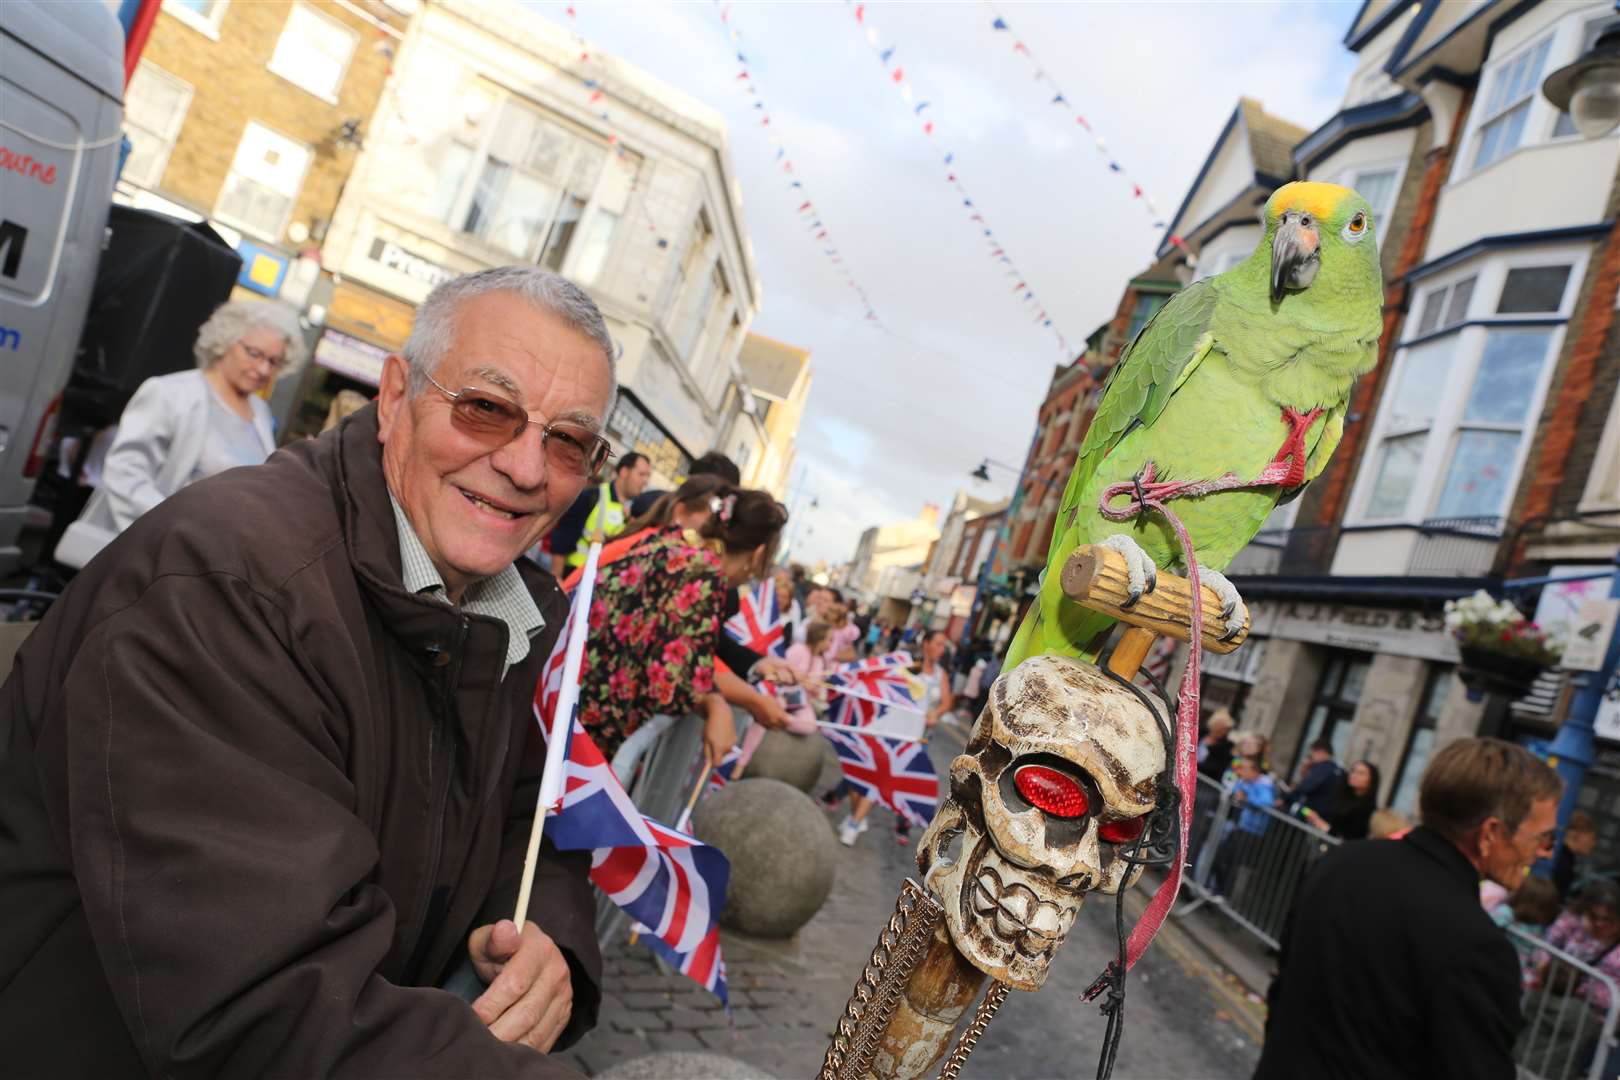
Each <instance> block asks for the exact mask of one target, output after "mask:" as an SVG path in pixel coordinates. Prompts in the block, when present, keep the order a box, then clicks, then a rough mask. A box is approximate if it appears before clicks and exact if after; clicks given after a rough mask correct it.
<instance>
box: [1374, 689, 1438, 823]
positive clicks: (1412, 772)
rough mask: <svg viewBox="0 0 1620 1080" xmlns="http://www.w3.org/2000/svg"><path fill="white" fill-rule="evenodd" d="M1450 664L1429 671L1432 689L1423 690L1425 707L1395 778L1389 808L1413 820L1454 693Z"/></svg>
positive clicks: (1412, 732) (1419, 716)
mask: <svg viewBox="0 0 1620 1080" xmlns="http://www.w3.org/2000/svg"><path fill="white" fill-rule="evenodd" d="M1451 672H1452V668H1451V665H1450V664H1434V665H1432V666H1431V667H1430V668H1429V679H1428V685H1427V686H1425V687H1424V689H1423V703H1422V704H1421V705H1420V706H1419V707H1418V713H1417V715H1416V716H1415V717H1413V718H1412V731H1411V733H1410V734H1409V735H1407V737H1406V753H1405V754H1404V755H1403V756H1402V757H1401V767H1400V770H1399V771H1398V772H1396V774H1395V786H1394V787H1392V788H1390V797H1389V805H1390V809H1392V810H1399V811H1400V812H1401V813H1403V814H1406V815H1408V816H1411V815H1412V814H1413V813H1414V812H1415V811H1416V810H1417V797H1418V783H1419V781H1421V780H1422V779H1423V770H1424V769H1426V768H1428V765H1429V755H1430V754H1432V753H1433V752H1434V732H1435V727H1436V726H1437V725H1438V723H1439V721H1440V713H1441V711H1442V710H1443V709H1444V708H1445V707H1446V698H1447V697H1448V696H1449V695H1450V693H1451V682H1452V679H1451Z"/></svg>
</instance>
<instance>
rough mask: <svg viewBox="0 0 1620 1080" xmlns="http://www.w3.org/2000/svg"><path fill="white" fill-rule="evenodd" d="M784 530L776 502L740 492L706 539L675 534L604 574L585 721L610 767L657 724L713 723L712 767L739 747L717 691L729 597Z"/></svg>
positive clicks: (762, 564) (755, 572) (596, 601)
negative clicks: (690, 718)
mask: <svg viewBox="0 0 1620 1080" xmlns="http://www.w3.org/2000/svg"><path fill="white" fill-rule="evenodd" d="M786 521H787V511H786V510H784V509H783V508H782V505H781V504H780V503H778V502H777V501H776V500H775V499H774V498H772V497H771V496H770V495H769V494H767V493H765V492H763V491H740V492H735V493H732V494H728V495H726V496H725V497H724V498H723V499H722V500H721V507H720V509H719V511H718V512H717V513H715V514H714V515H713V516H712V517H711V518H710V519H709V520H708V521H707V522H706V523H705V524H704V525H703V527H702V528H701V530H698V531H695V532H694V531H692V530H687V529H682V528H680V527H679V526H678V525H671V526H669V527H667V528H664V529H662V530H660V531H659V532H658V533H656V534H655V535H653V536H652V537H650V538H649V539H647V540H645V541H643V542H642V543H640V544H638V545H636V547H635V548H634V549H633V550H632V551H630V552H628V553H627V554H625V555H623V556H622V557H621V558H620V559H619V560H618V561H617V562H614V563H613V564H612V565H610V566H604V567H602V568H601V569H599V570H598V571H597V578H596V593H595V595H594V596H593V598H592V600H591V615H590V633H589V636H588V638H587V639H586V641H587V644H586V652H585V665H584V673H583V676H582V679H581V682H580V704H579V718H580V723H581V724H582V725H583V726H584V728H585V730H586V731H588V732H589V733H590V735H591V737H592V738H593V739H595V740H596V744H597V745H598V746H599V747H600V748H601V750H602V753H603V755H604V756H605V757H606V758H607V759H608V760H610V761H611V760H612V759H613V755H614V754H615V753H616V752H617V751H618V748H619V746H620V745H621V744H622V743H623V742H624V740H625V739H626V738H627V737H628V736H629V735H630V734H631V733H632V732H634V731H635V730H636V729H637V728H638V727H640V726H641V725H642V724H643V723H645V722H647V721H648V720H649V719H651V718H652V717H653V716H656V715H659V714H663V715H667V716H682V715H685V714H686V713H691V712H696V713H702V714H705V715H706V716H707V720H706V722H705V724H704V729H703V744H704V748H705V751H706V752H707V753H708V755H709V759H710V761H711V762H719V760H720V759H721V758H722V757H724V756H725V753H726V751H728V750H730V749H731V747H732V746H733V745H734V744H735V743H736V741H737V733H736V727H735V725H734V722H733V720H732V715H731V708H730V706H729V705H727V704H726V702H725V699H724V698H723V697H722V696H721V695H720V694H719V693H718V692H717V691H716V690H715V669H714V656H715V648H716V645H717V644H718V641H719V637H720V623H721V620H722V618H723V617H724V611H725V604H726V594H727V592H728V591H729V590H730V589H731V588H733V587H734V586H736V585H740V584H743V583H744V582H747V581H751V580H753V579H754V578H756V577H759V576H760V575H762V574H763V573H764V570H765V568H766V566H768V565H769V562H770V556H771V552H772V551H773V549H774V548H775V546H776V541H777V538H778V537H779V536H780V535H781V532H782V526H783V524H785V523H786Z"/></svg>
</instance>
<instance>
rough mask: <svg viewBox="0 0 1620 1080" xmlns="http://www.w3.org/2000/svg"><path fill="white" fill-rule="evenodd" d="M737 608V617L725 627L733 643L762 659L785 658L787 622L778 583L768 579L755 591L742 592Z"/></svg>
mask: <svg viewBox="0 0 1620 1080" xmlns="http://www.w3.org/2000/svg"><path fill="white" fill-rule="evenodd" d="M737 604H738V608H737V614H735V615H733V616H732V617H731V618H729V619H727V620H726V623H725V627H724V629H725V631H726V634H727V635H728V636H729V637H730V638H731V640H733V641H735V642H737V643H738V644H739V645H742V646H743V647H744V648H748V649H752V650H753V651H754V652H757V653H759V654H760V655H761V656H786V655H787V647H788V643H787V618H786V616H784V615H783V613H782V607H781V605H780V604H778V603H777V602H776V583H775V582H774V581H771V580H770V579H769V578H767V579H766V580H764V581H762V582H760V583H759V584H758V585H756V586H754V587H753V588H752V589H739V590H738V591H737Z"/></svg>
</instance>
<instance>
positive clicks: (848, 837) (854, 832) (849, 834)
mask: <svg viewBox="0 0 1620 1080" xmlns="http://www.w3.org/2000/svg"><path fill="white" fill-rule="evenodd" d="M862 824H863V825H864V824H865V822H862ZM863 831H864V830H863V829H862V828H860V827H859V826H857V825H856V824H855V822H853V821H851V820H849V819H848V818H845V819H844V823H843V824H842V825H840V826H838V842H839V843H840V844H843V845H844V846H845V847H854V846H855V838H856V837H857V836H860V835H861V833H862V832H863Z"/></svg>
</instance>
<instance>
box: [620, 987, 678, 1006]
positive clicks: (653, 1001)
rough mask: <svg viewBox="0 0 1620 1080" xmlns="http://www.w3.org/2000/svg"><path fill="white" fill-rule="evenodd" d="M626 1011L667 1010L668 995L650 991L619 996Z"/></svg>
mask: <svg viewBox="0 0 1620 1080" xmlns="http://www.w3.org/2000/svg"><path fill="white" fill-rule="evenodd" d="M619 996H620V998H622V999H623V1001H624V1005H625V1008H627V1009H667V1008H669V1005H670V1000H669V995H668V994H661V993H654V992H650V991H636V992H633V993H626V994H621V995H619Z"/></svg>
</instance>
